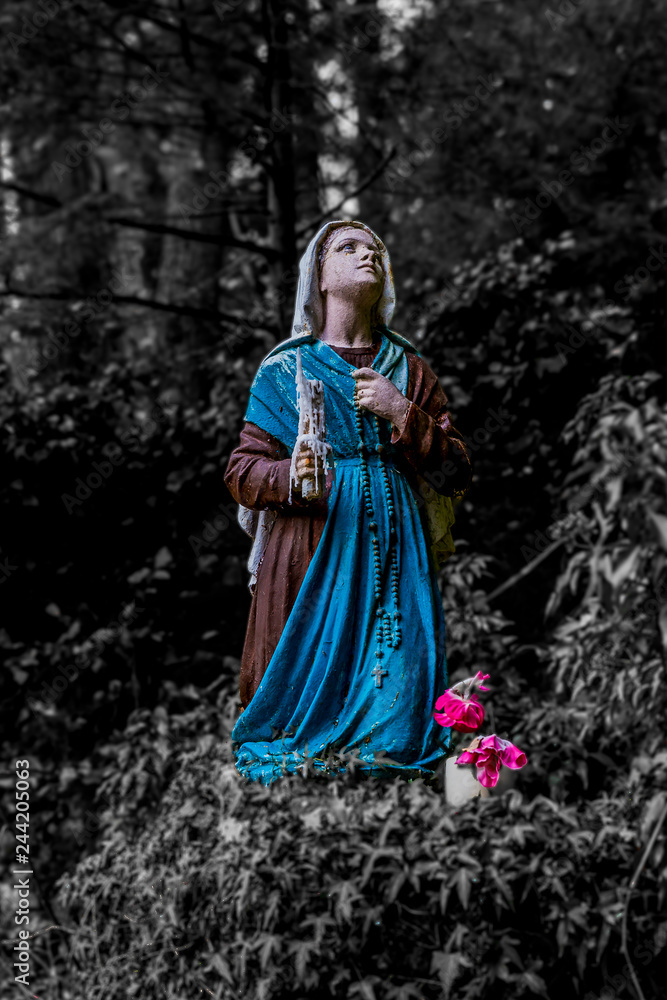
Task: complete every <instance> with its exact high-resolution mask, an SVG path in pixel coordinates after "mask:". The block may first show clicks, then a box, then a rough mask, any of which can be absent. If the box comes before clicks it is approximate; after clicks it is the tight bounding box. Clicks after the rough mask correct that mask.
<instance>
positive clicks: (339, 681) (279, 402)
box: [225, 221, 471, 784]
mask: <svg viewBox="0 0 667 1000" xmlns="http://www.w3.org/2000/svg"><path fill="white" fill-rule="evenodd" d="M394 301H395V299H394V287H393V280H392V276H391V267H390V263H389V256H388V254H387V250H386V248H385V246H384V244H383V243H382V241H381V240H380V239H378V237H377V236H376V235H375V233H373V232H372V230H370V229H369V228H368V227H367V226H364V225H363V224H362V223H359V222H350V221H335V222H329V223H327V224H326V225H325V226H323V227H322V229H321V230H320V231H319V233H318V234H317V235H316V236H315V237H314V239H313V240H312V241H311V243H310V244H309V246H308V248H307V250H306V252H305V254H304V256H303V258H302V260H301V264H300V273H299V285H298V288H297V297H296V308H295V317H294V327H293V331H292V336H291V338H290V339H288V340H286V341H283V342H282V343H280V344H278V346H277V347H276V348H274V350H272V351H271V353H270V354H269V355H268V356H267V357H266V358H265V359H264V361H263V362H262V364H261V366H260V368H259V371H258V372H257V375H256V377H255V380H254V382H253V384H252V388H251V390H250V401H249V403H248V408H247V411H246V415H245V419H246V423H245V426H244V428H243V431H242V434H241V442H240V444H239V446H238V447H237V448H236V449H235V450H234V452H233V453H232V455H231V457H230V460H229V464H228V467H227V471H226V473H225V482H226V484H227V486H228V488H229V490H230V492H231V493H232V496H233V497H234V499H235V500H236V501H237V502H238V503H239V504H241V505H242V512H241V513H242V515H243V516H242V517H241V523H242V524H244V525H245V526H246V529H247V530H249V532H251V533H252V534H253V535H254V537H255V544H254V547H253V553H252V556H251V561H250V568H251V571H252V572H253V587H252V589H253V598H252V605H251V609H250V619H249V622H248V630H247V635H246V641H245V647H244V650H243V658H242V663H241V678H240V695H241V704H242V706H243V710H242V712H241V715H240V716H239V719H238V720H237V722H236V725H235V727H234V730H233V732H232V741H233V742H232V745H233V748H234V751H235V755H236V765H237V768H238V770H239V771H240V772H241V773H242V774H244V775H245V776H247V777H248V778H249V779H252V780H259V781H261V782H263V783H264V784H269V783H270V782H272V781H273V780H275V779H276V778H279V777H280V776H281V774H283V773H285V767H286V769H287V771H288V772H293V771H295V770H296V769H297V768H298V767H301V766H302V764H303V755H304V754H305V753H307V754H309V755H310V756H311V757H315V758H316V761H315V766H319V761H320V760H322V765H321V766H322V767H324V766H325V765H324V763H323V761H324V758H325V757H327V756H328V755H329V754H330V753H334V754H335V753H337V752H338V751H341V750H346V751H347V752H350V751H352V750H353V749H354V750H355V751H356V756H357V757H358V758H360V759H361V760H362V761H363V763H362V764H361V765H357V766H359V767H360V768H361V770H365V771H367V772H369V773H372V774H377V775H379V774H383V775H386V774H387V773H388V772H389V773H391V770H392V769H395V768H401V769H404V770H405V771H414V773H415V774H418V773H420V772H425V771H429V770H432V769H433V767H434V765H435V763H436V762H437V761H438V760H439V759H440V758H441V757H443V756H444V754H445V752H446V749H447V745H448V741H449V730H448V729H444V728H443V727H442V726H440V725H438V723H436V722H435V720H434V719H433V716H432V713H433V707H434V704H435V701H436V699H437V698H438V696H439V695H440V694H441V693H442V692H443V691H444V690H445V688H446V687H447V661H446V656H445V621H444V615H443V610H442V601H441V597H440V593H439V590H438V585H437V580H436V576H435V569H436V564H435V562H434V556H433V551H434V550H433V546H434V543H435V542H437V541H438V540H440V541H442V538H440V539H439V538H438V536H443V535H444V536H446V537H451V536H448V528H449V524H450V523H451V520H452V519H453V518H452V515H451V500H450V499H446V498H450V497H452V496H458V497H460V496H461V495H463V494H464V493H465V491H466V490H467V489H468V487H469V485H470V482H471V466H470V459H469V456H468V453H467V451H466V448H465V445H464V443H463V441H462V439H461V436H460V434H459V433H458V431H456V429H455V428H454V427H453V426H452V424H451V421H450V416H449V413H448V412H447V397H446V396H445V394H444V392H443V390H442V389H441V387H440V385H439V383H438V379H437V377H436V375H435V374H434V373H433V371H432V370H431V368H429V366H428V365H427V364H426V362H425V361H424V360H423V359H422V358H421V356H420V355H419V353H418V351H417V350H416V349H415V348H414V347H413V346H412V345H411V344H410V343H409V342H408V341H407V340H405V339H404V338H403V337H401V336H399V335H398V334H397V333H394V332H393V331H392V330H390V329H389V326H388V324H389V322H390V320H391V317H392V314H393V310H394ZM297 347H299V348H300V358H301V364H302V368H303V375H304V376H305V378H307V379H315V380H319V381H320V382H321V383H322V388H323V394H324V401H325V415H326V438H327V442H328V444H329V445H330V446H331V450H330V452H329V462H330V463H331V465H332V466H333V471H334V473H335V474H333V475H332V471H330V470H329V471H327V469H326V467H325V464H324V462H323V461H322V457H321V453H322V449H320V450H319V453H318V456H317V459H316V457H315V454H314V453H313V450H312V449H310V448H304V449H303V450H302V451H298V453H297V454H296V456H295V463H294V464H293V463H292V461H291V457H292V452H293V449H294V447H295V442H296V440H297V435H298V430H299V410H298V401H297V393H296V371H297ZM316 461H317V462H318V463H319V465H318V469H317V472H318V477H324V479H325V482H326V489H325V490H324V494H323V495H322V491H321V490H320V491H318V492H319V493H320V495H319V496H318V495H317V493H315V494H314V498H311V497H312V496H313V494H310V495H309V496H308V497H307V495H306V494H307V491H306V490H304V491H303V493H302V492H301V489H300V485H301V484H303V483H304V482H305V481H306V480H307V479H308V480H309V481H310V482H311V483H312V481H313V475H314V472H315V462H316ZM291 467H292V472H293V473H294V472H295V473H296V480H295V482H296V484H298V485H295V484H294V482H292V484H290V480H291V477H290V469H291ZM427 483H430V484H431V486H433V489H431V488H429V487H428V486H426V485H425V484H427ZM290 485H291V488H290ZM424 497H426V498H427V499H426V501H425V500H424ZM438 526H439V527H438ZM450 551H451V548H450ZM382 751H384V756H385V757H386V758H388V759H389V760H391V762H392V764H391V766H390V768H387V766H381V765H380V764H379V763H377V764H375V766H373V761H374V757H375V754H376V753H381V752H382ZM285 755H286V756H285ZM343 759H344V758H343Z"/></svg>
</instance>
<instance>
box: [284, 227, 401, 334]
mask: <svg viewBox="0 0 667 1000" xmlns="http://www.w3.org/2000/svg"><path fill="white" fill-rule="evenodd" d="M330 296H331V297H337V298H342V299H348V300H352V301H354V302H355V303H357V304H358V306H359V308H363V309H370V319H371V324H372V326H375V325H378V324H386V325H388V324H389V322H390V320H391V316H392V314H393V311H394V302H395V298H394V281H393V278H392V274H391V264H390V261H389V254H388V253H387V248H386V247H385V245H384V243H383V242H382V240H381V239H380V238H379V237H378V236H377V235H376V234H375V233H374V232H373V230H372V229H369V227H368V226H366V225H364V224H363V223H362V222H354V221H352V220H350V219H342V220H335V221H331V222H327V223H326V224H325V225H324V226H322V228H321V229H320V231H319V232H318V233H317V234H316V235H315V236H314V237H313V239H312V240H311V241H310V243H309V244H308V247H307V248H306V251H305V253H304V255H303V257H302V258H301V262H300V265H299V285H298V288H297V295H296V303H295V308H294V324H293V328H292V336H298V335H300V334H301V333H304V332H307V333H312V334H313V335H314V336H315V337H318V336H319V335H320V333H321V331H322V328H323V325H324V322H325V316H326V303H327V298H328V297H330Z"/></svg>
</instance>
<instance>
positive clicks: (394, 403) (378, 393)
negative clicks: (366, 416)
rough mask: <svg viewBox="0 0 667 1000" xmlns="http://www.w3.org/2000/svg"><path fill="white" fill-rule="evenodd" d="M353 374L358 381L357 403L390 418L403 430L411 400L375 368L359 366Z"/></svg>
mask: <svg viewBox="0 0 667 1000" xmlns="http://www.w3.org/2000/svg"><path fill="white" fill-rule="evenodd" d="M351 374H352V378H353V379H355V380H356V383H357V384H356V385H355V387H354V398H355V401H356V402H357V404H358V405H359V406H363V407H364V409H366V410H370V411H371V413H376V414H377V415H378V417H384V418H385V420H390V421H391V423H392V424H393V425H394V427H396V428H397V429H398V431H399V432H401V431H402V430H403V428H404V427H405V421H406V419H407V415H408V409H409V408H410V400H409V399H407V398H406V397H405V396H404V395H403V393H402V392H401V391H400V390H399V389H397V388H396V386H395V385H394V383H393V382H392V381H391V380H390V379H388V378H385V376H384V375H380V373H379V372H376V371H375V370H374V369H373V368H357V370H356V371H354V372H352V373H351Z"/></svg>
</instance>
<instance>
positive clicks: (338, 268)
mask: <svg viewBox="0 0 667 1000" xmlns="http://www.w3.org/2000/svg"><path fill="white" fill-rule="evenodd" d="M381 260H382V256H381V251H380V248H379V246H378V244H377V242H376V240H375V237H374V236H373V234H372V233H370V232H369V231H368V230H367V229H363V228H362V227H361V226H353V225H350V224H349V223H345V222H343V223H341V224H340V226H337V227H336V228H335V229H333V230H332V231H331V232H330V233H329V235H328V236H327V237H326V239H325V240H323V242H322V245H321V247H320V248H319V251H318V255H317V262H318V269H319V287H320V291H321V292H322V293H323V294H325V295H327V296H329V295H331V296H334V297H336V298H345V299H352V300H354V301H355V302H357V303H358V304H359V305H362V306H369V305H370V306H373V305H375V303H376V302H377V300H378V299H379V298H380V295H381V293H382V286H383V284H384V273H383V270H382V263H381Z"/></svg>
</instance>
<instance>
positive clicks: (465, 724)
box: [433, 670, 489, 733]
mask: <svg viewBox="0 0 667 1000" xmlns="http://www.w3.org/2000/svg"><path fill="white" fill-rule="evenodd" d="M488 676H489V675H488V674H483V673H482V671H481V670H478V671H477V673H476V674H475V676H474V677H467V678H466V679H465V680H464V681H459V683H458V684H455V685H454V687H451V688H448V689H447V690H446V691H445V693H444V694H441V695H440V697H439V698H438V700H437V701H436V703H435V709H436V710H435V712H433V718H434V719H435V721H436V722H437V723H439V725H441V726H451V727H452V729H456V730H458V731H459V732H460V733H472V732H474V731H475V730H476V729H479V727H480V726H481V724H482V723H483V722H484V706H483V705H481V704H480V703H479V700H478V698H477V695H476V694H475V693H474V692H473V688H479V689H480V691H488V690H489V689H488V687H484V686H483V685H482V681H485V680H486V679H487V677H488Z"/></svg>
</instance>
